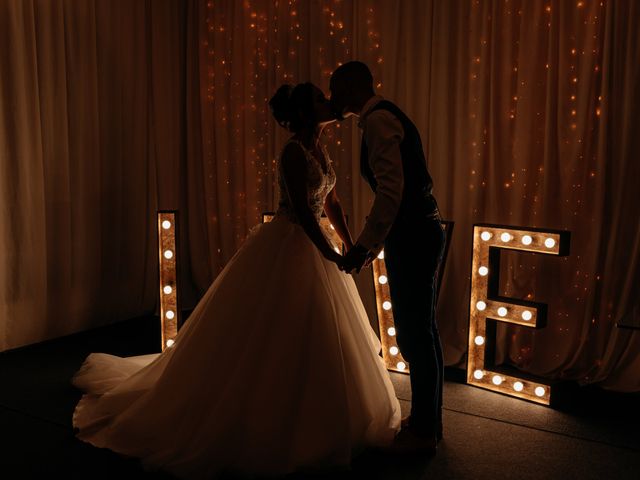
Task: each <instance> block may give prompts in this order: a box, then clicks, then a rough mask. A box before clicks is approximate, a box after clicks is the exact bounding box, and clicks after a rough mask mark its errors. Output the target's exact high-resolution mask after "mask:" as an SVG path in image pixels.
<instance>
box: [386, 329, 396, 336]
mask: <svg viewBox="0 0 640 480" xmlns="http://www.w3.org/2000/svg"><path fill="white" fill-rule="evenodd" d="M387 333H388V334H389V336H390V337H395V336H396V329H395V328H393V327H389V329H388V330H387Z"/></svg>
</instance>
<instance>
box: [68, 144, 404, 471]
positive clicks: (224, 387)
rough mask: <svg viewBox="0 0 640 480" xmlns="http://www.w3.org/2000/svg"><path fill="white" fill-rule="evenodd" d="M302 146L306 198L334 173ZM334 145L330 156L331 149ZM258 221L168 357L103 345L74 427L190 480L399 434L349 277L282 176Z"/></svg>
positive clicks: (307, 461)
mask: <svg viewBox="0 0 640 480" xmlns="http://www.w3.org/2000/svg"><path fill="white" fill-rule="evenodd" d="M300 146H301V148H302V149H303V150H304V151H305V158H306V161H307V163H308V168H307V170H308V182H307V183H308V191H309V204H310V206H311V208H312V209H313V211H314V213H315V214H316V217H317V218H319V217H320V215H321V213H322V206H323V202H324V199H325V197H326V195H327V193H328V192H329V191H330V190H331V188H332V187H333V185H334V184H335V173H334V171H333V168H332V167H331V164H330V161H329V159H328V157H326V158H327V164H328V172H327V173H325V172H324V171H323V169H322V167H321V166H320V164H319V163H318V162H317V160H316V159H315V158H314V157H313V156H312V155H311V154H310V153H309V152H308V151H306V150H305V149H304V147H302V145H300ZM325 155H326V154H325ZM279 178H280V182H279V183H280V195H281V201H280V205H279V208H278V212H277V214H276V215H275V217H274V219H273V221H271V222H269V223H265V224H262V225H259V226H258V227H256V228H255V229H254V230H253V231H252V232H251V234H250V235H249V237H248V238H247V240H246V241H245V243H244V244H243V246H242V247H241V248H240V249H239V250H238V252H237V253H236V255H235V256H234V257H233V258H232V259H231V261H230V262H229V263H228V265H227V266H226V267H225V269H224V270H223V271H222V272H221V273H220V275H219V276H218V277H217V278H216V280H215V281H214V282H213V284H212V285H211V286H210V287H209V289H208V291H207V292H206V293H205V295H204V296H203V298H202V299H201V300H200V302H199V303H198V305H197V306H196V308H195V310H194V311H193V312H192V314H191V316H190V317H189V319H188V320H187V322H186V323H185V325H184V326H183V327H182V328H181V329H180V332H179V333H178V336H177V337H176V342H175V344H174V346H173V347H171V348H168V349H166V350H165V351H164V352H163V353H162V354H153V355H144V356H139V357H129V358H121V357H116V356H112V355H107V354H101V353H93V354H91V355H89V356H88V357H87V359H86V360H85V362H84V363H83V365H82V367H81V368H80V370H79V371H78V372H77V373H76V374H75V376H74V378H73V383H74V385H76V386H77V387H78V388H80V389H82V390H84V391H85V392H86V394H85V395H84V396H83V397H82V399H81V400H80V402H79V403H78V405H77V407H76V409H75V412H74V415H73V425H74V427H75V428H76V429H77V430H76V431H77V436H78V437H79V438H80V439H81V440H84V441H86V442H89V443H91V444H93V445H95V446H97V447H105V448H109V449H111V450H113V451H115V452H118V453H120V454H123V455H126V456H132V457H138V458H140V459H141V460H142V462H143V464H144V465H145V467H147V468H149V469H156V468H157V469H162V470H166V471H168V472H171V473H173V474H174V475H176V476H178V477H182V478H212V477H214V476H216V475H217V474H221V473H228V472H232V473H237V474H249V475H252V474H258V475H281V474H286V473H289V472H293V471H296V470H300V469H305V468H315V467H325V466H341V465H348V464H349V462H350V460H351V458H352V455H353V454H354V453H357V452H358V451H359V450H360V449H362V448H365V447H367V446H381V445H385V444H388V443H390V442H391V441H392V439H393V437H394V435H395V433H396V432H397V430H398V429H399V424H400V406H399V403H398V400H397V399H396V397H395V393H394V389H393V386H392V384H391V381H390V379H389V376H388V374H387V372H386V369H385V367H384V365H383V363H382V360H381V358H380V356H379V351H380V342H379V341H378V338H377V336H376V335H375V333H374V332H373V330H372V329H371V326H370V324H369V320H368V319H367V315H366V312H365V310H364V307H363V305H362V302H361V300H360V297H359V296H358V292H357V290H356V287H355V284H354V282H353V279H352V278H351V276H349V275H346V274H345V273H343V272H341V271H340V270H339V269H338V267H337V266H336V265H335V264H334V263H332V262H329V261H328V260H326V259H325V258H324V257H323V256H322V255H321V254H320V252H319V251H318V249H317V248H316V247H315V246H314V244H313V243H312V242H311V240H310V239H309V237H308V236H307V235H306V234H305V232H304V231H303V229H302V227H301V226H300V225H298V224H297V223H296V220H295V215H294V213H293V210H292V208H291V205H290V204H289V201H288V199H287V195H286V189H285V186H284V181H283V179H282V173H281V172H280V173H279Z"/></svg>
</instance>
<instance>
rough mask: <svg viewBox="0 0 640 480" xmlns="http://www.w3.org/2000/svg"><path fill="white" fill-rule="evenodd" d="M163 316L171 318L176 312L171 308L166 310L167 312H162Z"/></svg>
mask: <svg viewBox="0 0 640 480" xmlns="http://www.w3.org/2000/svg"><path fill="white" fill-rule="evenodd" d="M164 316H165V317H167V318H168V319H169V320H171V319H173V318H174V317H175V316H176V314H175V312H174V311H173V310H168V311H167V313H165V314H164Z"/></svg>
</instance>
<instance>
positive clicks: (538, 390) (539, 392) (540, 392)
mask: <svg viewBox="0 0 640 480" xmlns="http://www.w3.org/2000/svg"><path fill="white" fill-rule="evenodd" d="M545 392H546V390H545V389H544V387H536V389H535V390H534V393H535V394H536V395H537V396H539V397H542V396H544V394H545Z"/></svg>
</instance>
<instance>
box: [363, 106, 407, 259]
mask: <svg viewBox="0 0 640 480" xmlns="http://www.w3.org/2000/svg"><path fill="white" fill-rule="evenodd" d="M382 100H384V98H383V97H381V96H380V95H374V96H373V97H371V98H370V99H369V101H368V102H367V103H366V104H365V105H364V107H363V108H362V111H361V112H360V120H359V122H358V126H359V127H360V128H361V129H362V135H363V138H364V141H365V143H366V144H367V150H368V153H369V166H370V167H371V171H372V172H373V175H374V177H375V179H376V182H377V184H378V185H377V187H376V194H375V199H374V201H373V206H372V207H371V211H370V212H369V216H368V217H367V221H366V223H365V226H364V229H363V230H362V233H360V236H359V237H358V240H357V243H359V244H360V245H362V246H363V247H365V248H367V249H368V250H370V251H371V252H372V253H373V254H376V255H377V254H378V252H380V250H382V247H384V239H385V238H386V237H387V234H388V233H389V230H390V229H391V226H392V225H393V222H394V221H395V219H396V215H397V213H398V209H399V208H400V202H401V201H402V190H403V186H404V175H403V170H402V155H401V153H400V143H401V142H402V140H403V138H404V129H403V128H402V124H401V123H400V120H398V119H397V118H396V116H395V115H394V114H393V113H391V112H390V111H388V110H383V109H381V110H376V111H374V112H372V111H371V109H373V107H375V106H376V105H377V104H378V103H379V102H380V101H382Z"/></svg>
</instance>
